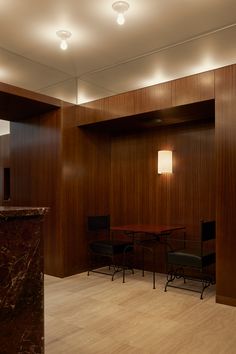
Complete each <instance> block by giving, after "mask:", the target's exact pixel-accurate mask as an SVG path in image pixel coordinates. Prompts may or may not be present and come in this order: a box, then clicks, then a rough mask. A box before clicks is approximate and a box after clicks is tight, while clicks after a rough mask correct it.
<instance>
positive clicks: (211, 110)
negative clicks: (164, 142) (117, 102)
mask: <svg viewBox="0 0 236 354" xmlns="http://www.w3.org/2000/svg"><path fill="white" fill-rule="evenodd" d="M203 112H204V113H203ZM207 120H211V121H214V120H215V101H214V100H207V101H202V102H196V103H191V104H187V105H182V106H177V107H172V108H166V109H160V110H156V111H151V112H146V113H142V114H135V115H132V116H129V117H120V118H116V119H110V120H104V121H100V122H96V123H90V124H86V125H84V126H83V127H86V128H88V129H90V130H94V131H97V132H104V131H107V132H110V133H111V134H124V133H127V132H132V133H134V132H137V131H145V130H151V129H154V128H157V127H158V128H160V127H163V126H170V125H177V124H178V125H179V124H183V123H186V124H188V123H192V122H196V121H198V122H201V121H207Z"/></svg>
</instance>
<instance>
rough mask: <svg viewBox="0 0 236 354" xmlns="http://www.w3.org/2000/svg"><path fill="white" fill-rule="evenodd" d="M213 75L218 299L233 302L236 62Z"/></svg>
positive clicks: (235, 264)
mask: <svg viewBox="0 0 236 354" xmlns="http://www.w3.org/2000/svg"><path fill="white" fill-rule="evenodd" d="M215 75H216V143H217V145H216V151H217V170H216V174H217V189H216V191H217V205H216V215H217V301H218V302H222V303H226V304H229V305H235V306H236V281H235V274H236V257H235V251H236V236H235V235H236V218H235V208H236V183H235V180H236V65H233V66H229V67H225V68H222V69H219V70H216V74H215Z"/></svg>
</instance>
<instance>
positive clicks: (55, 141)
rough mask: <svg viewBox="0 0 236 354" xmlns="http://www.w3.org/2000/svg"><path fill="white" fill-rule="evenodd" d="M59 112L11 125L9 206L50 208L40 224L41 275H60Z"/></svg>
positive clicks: (61, 242) (61, 264) (61, 253)
mask: <svg viewBox="0 0 236 354" xmlns="http://www.w3.org/2000/svg"><path fill="white" fill-rule="evenodd" d="M61 158H62V157H61V116H60V111H59V110H56V111H53V112H49V113H46V114H44V115H40V116H36V117H34V118H31V119H30V120H26V121H22V122H21V123H11V164H12V199H11V205H19V206H44V207H50V212H49V215H48V216H47V217H46V219H45V224H44V229H45V230H44V246H45V253H44V255H45V271H46V273H48V274H53V275H56V276H62V275H63V274H64V240H63V238H62V234H61Z"/></svg>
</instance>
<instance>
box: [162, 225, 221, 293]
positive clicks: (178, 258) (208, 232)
mask: <svg viewBox="0 0 236 354" xmlns="http://www.w3.org/2000/svg"><path fill="white" fill-rule="evenodd" d="M214 239H215V221H205V222H204V221H202V222H201V237H200V241H193V240H186V239H183V240H175V242H177V243H179V242H181V244H182V245H181V247H182V248H180V249H175V250H171V251H170V252H168V253H167V264H168V269H169V272H168V274H167V282H166V285H165V291H167V287H174V288H180V289H185V290H190V291H195V292H200V294H201V296H200V298H201V299H203V292H204V290H205V289H206V288H207V287H209V286H210V285H211V284H214V282H215V279H214V276H212V275H210V274H209V272H208V273H206V272H205V269H206V267H208V266H210V265H212V264H214V263H215V259H216V254H215V245H214V247H213V245H212V244H209V243H208V241H211V240H214ZM213 242H214V241H213ZM189 271H190V272H192V274H194V272H195V273H196V275H195V274H194V275H192V274H191V273H190V275H189V274H187V273H186V272H189ZM196 271H197V272H196ZM180 278H183V279H184V284H186V279H190V280H197V281H200V282H201V283H202V288H201V290H196V289H191V288H188V287H185V286H177V285H174V284H173V281H174V280H175V279H180Z"/></svg>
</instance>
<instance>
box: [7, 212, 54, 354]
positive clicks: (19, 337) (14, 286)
mask: <svg viewBox="0 0 236 354" xmlns="http://www.w3.org/2000/svg"><path fill="white" fill-rule="evenodd" d="M47 212H48V209H47V208H31V207H30V208H28V207H19V208H18V207H0V353H1V354H17V353H19V354H20V353H21V354H23V353H24V354H28V353H34V354H42V353H44V304H43V236H42V222H43V219H44V215H45V214H46V213H47Z"/></svg>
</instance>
